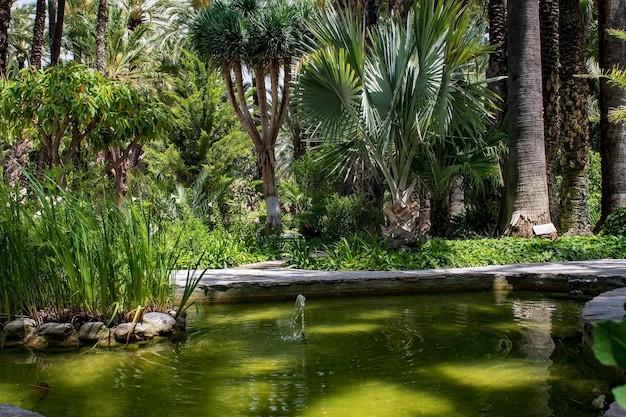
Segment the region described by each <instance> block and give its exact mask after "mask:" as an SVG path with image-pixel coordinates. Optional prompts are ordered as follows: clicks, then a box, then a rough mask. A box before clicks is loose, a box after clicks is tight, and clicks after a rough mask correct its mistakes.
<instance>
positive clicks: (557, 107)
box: [539, 0, 561, 225]
mask: <svg viewBox="0 0 626 417" xmlns="http://www.w3.org/2000/svg"><path fill="white" fill-rule="evenodd" d="M539 7H540V11H539V19H540V24H541V71H542V80H543V124H544V126H543V131H544V136H545V147H546V177H547V181H548V198H549V199H550V217H551V218H552V222H553V223H555V224H557V225H558V218H559V193H558V187H557V183H556V167H557V157H558V155H559V148H560V146H561V143H560V142H561V103H560V102H561V100H560V98H559V90H560V84H561V82H560V78H559V0H541V1H540V2H539Z"/></svg>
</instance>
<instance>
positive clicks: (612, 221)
mask: <svg viewBox="0 0 626 417" xmlns="http://www.w3.org/2000/svg"><path fill="white" fill-rule="evenodd" d="M602 234H604V235H611V236H620V237H626V207H618V208H616V209H615V210H614V211H613V213H611V214H609V215H608V216H607V218H606V220H605V221H604V225H603V226H602Z"/></svg>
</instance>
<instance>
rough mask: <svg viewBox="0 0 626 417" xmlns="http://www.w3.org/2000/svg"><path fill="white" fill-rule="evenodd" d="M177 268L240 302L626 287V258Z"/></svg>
mask: <svg viewBox="0 0 626 417" xmlns="http://www.w3.org/2000/svg"><path fill="white" fill-rule="evenodd" d="M270 265H271V266H270V267H269V268H262V267H250V268H230V269H218V270H207V271H173V272H172V281H173V282H174V283H175V285H176V287H177V294H181V293H182V290H183V289H184V287H185V283H186V282H187V280H188V279H189V278H190V277H199V276H200V274H203V275H202V278H201V279H200V282H199V283H198V286H197V287H196V290H195V291H194V292H193V294H192V296H191V299H190V300H191V301H196V302H200V303H237V302H250V301H271V300H280V299H284V300H287V299H294V298H295V297H296V296H297V295H298V294H304V295H305V296H307V297H340V296H341V297H343V296H352V295H379V294H399V293H434V292H455V291H490V290H493V289H514V290H535V291H555V292H569V291H576V292H580V294H581V295H583V294H584V295H587V296H594V295H598V294H600V293H602V292H604V291H608V290H612V289H615V288H620V287H624V286H626V260H623V259H622V260H615V259H607V260H598V261H580V262H561V263H539V264H514V265H494V266H483V267H470V268H449V269H430V270H417V271H340V272H329V271H317V270H299V269H292V268H282V267H277V266H276V265H275V263H272V264H270Z"/></svg>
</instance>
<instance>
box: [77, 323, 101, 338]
mask: <svg viewBox="0 0 626 417" xmlns="http://www.w3.org/2000/svg"><path fill="white" fill-rule="evenodd" d="M107 336H108V332H107V326H106V324H104V323H103V322H101V321H89V322H87V323H84V324H83V325H82V326H80V329H79V330H78V338H79V339H80V340H84V341H87V342H97V341H99V340H101V339H103V338H105V337H107Z"/></svg>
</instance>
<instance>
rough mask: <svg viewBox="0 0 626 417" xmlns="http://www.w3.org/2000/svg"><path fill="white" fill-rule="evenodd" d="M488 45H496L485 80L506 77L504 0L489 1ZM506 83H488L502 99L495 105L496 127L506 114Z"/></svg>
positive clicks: (490, 56) (503, 80)
mask: <svg viewBox="0 0 626 417" xmlns="http://www.w3.org/2000/svg"><path fill="white" fill-rule="evenodd" d="M489 44H490V45H497V47H496V50H495V51H494V52H492V53H491V54H490V55H489V66H488V67H487V78H495V77H502V76H505V75H507V68H506V67H507V62H506V6H505V4H504V0H489ZM506 83H507V81H506V79H502V80H499V81H494V82H491V83H489V88H490V89H491V90H492V91H493V92H495V93H496V94H498V95H499V96H500V98H501V99H502V100H501V101H499V102H498V103H497V104H498V106H499V107H500V110H499V111H498V112H497V113H496V115H495V116H496V126H500V125H501V124H502V119H503V117H504V114H505V113H506V108H505V107H506V101H507V100H506V95H507V85H506Z"/></svg>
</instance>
